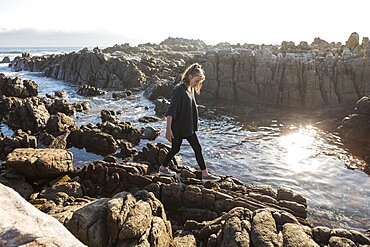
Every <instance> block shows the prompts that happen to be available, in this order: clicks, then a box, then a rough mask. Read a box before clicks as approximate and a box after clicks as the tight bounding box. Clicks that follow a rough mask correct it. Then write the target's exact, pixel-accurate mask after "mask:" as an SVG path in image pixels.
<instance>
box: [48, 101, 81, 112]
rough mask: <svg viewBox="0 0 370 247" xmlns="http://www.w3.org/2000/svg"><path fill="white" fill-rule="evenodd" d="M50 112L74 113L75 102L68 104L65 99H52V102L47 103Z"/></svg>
mask: <svg viewBox="0 0 370 247" xmlns="http://www.w3.org/2000/svg"><path fill="white" fill-rule="evenodd" d="M47 108H48V111H49V112H50V114H57V113H58V112H61V113H64V114H66V115H67V116H72V115H74V114H75V113H76V107H75V104H69V103H68V102H67V100H65V99H54V101H53V103H52V104H50V105H47Z"/></svg>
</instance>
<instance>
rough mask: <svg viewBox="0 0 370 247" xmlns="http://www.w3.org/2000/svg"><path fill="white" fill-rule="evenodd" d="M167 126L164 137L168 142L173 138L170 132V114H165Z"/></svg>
mask: <svg viewBox="0 0 370 247" xmlns="http://www.w3.org/2000/svg"><path fill="white" fill-rule="evenodd" d="M166 119H167V127H166V139H167V140H168V141H169V142H172V139H173V133H172V129H171V125H172V116H171V115H167V118H166Z"/></svg>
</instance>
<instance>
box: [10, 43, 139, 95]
mask: <svg viewBox="0 0 370 247" xmlns="http://www.w3.org/2000/svg"><path fill="white" fill-rule="evenodd" d="M12 69H13V70H18V69H24V70H29V71H40V72H43V73H44V74H45V75H46V76H50V77H53V78H56V79H61V80H66V81H69V82H72V83H75V84H77V85H90V86H94V87H99V88H111V89H118V90H121V89H125V88H130V87H140V86H141V85H142V83H143V82H144V81H145V75H144V74H143V73H142V72H141V71H140V70H139V69H138V68H137V66H136V65H135V63H133V62H132V61H130V60H126V59H124V58H114V57H111V56H108V55H106V54H103V53H94V52H90V51H88V50H81V51H80V52H78V53H75V52H73V53H70V54H67V55H52V56H48V57H30V56H24V57H22V58H20V57H18V58H17V59H15V60H14V61H13V62H12Z"/></svg>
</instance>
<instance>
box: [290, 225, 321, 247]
mask: <svg viewBox="0 0 370 247" xmlns="http://www.w3.org/2000/svg"><path fill="white" fill-rule="evenodd" d="M283 240H284V242H283V246H287V247H296V246H302V247H303V246H305V247H306V246H307V247H319V246H320V245H318V244H317V243H316V242H315V241H314V240H312V238H311V237H310V236H309V235H307V234H306V233H305V231H304V229H303V228H302V227H301V226H300V225H296V224H291V223H287V224H284V226H283Z"/></svg>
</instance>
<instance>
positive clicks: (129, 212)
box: [66, 191, 172, 246]
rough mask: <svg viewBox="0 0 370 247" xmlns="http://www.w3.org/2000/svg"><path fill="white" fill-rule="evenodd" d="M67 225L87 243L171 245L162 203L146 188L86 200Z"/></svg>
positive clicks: (99, 244) (95, 244)
mask: <svg viewBox="0 0 370 247" xmlns="http://www.w3.org/2000/svg"><path fill="white" fill-rule="evenodd" d="M66 226H67V228H68V229H69V230H70V231H71V232H72V233H73V234H74V235H75V236H77V238H79V239H80V240H81V241H82V242H84V243H85V244H87V245H88V246H131V245H134V246H136V245H138V244H141V245H145V246H170V242H171V240H172V232H171V225H170V223H169V222H168V221H167V217H166V214H165V212H164V208H163V205H162V204H161V202H160V201H159V200H158V199H156V198H155V197H154V195H153V194H152V193H148V192H146V191H139V192H138V193H136V194H135V196H133V195H132V194H130V193H128V192H121V193H119V194H116V195H115V196H114V197H113V198H112V199H105V198H104V199H99V200H97V201H94V202H92V203H89V204H87V205H85V206H84V207H82V208H80V209H79V210H77V211H75V212H74V213H73V216H72V218H71V219H70V220H69V221H68V222H67V223H66Z"/></svg>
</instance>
